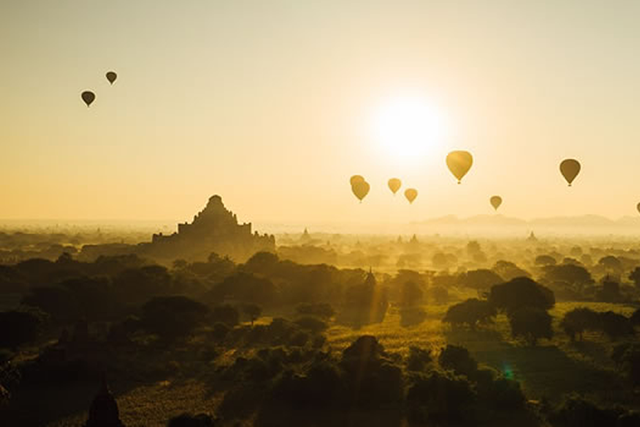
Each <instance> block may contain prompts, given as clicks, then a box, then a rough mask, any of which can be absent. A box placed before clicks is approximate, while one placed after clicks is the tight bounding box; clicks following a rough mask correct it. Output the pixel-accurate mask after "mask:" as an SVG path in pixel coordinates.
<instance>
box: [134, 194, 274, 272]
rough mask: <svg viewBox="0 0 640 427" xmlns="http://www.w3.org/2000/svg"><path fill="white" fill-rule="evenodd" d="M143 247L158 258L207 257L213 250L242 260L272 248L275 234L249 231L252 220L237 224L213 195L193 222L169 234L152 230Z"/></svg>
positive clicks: (219, 199) (145, 252) (220, 200)
mask: <svg viewBox="0 0 640 427" xmlns="http://www.w3.org/2000/svg"><path fill="white" fill-rule="evenodd" d="M142 249H143V250H142V251H141V252H142V254H143V255H151V256H155V257H161V258H184V259H201V260H206V259H207V257H208V256H209V255H210V254H211V253H212V252H215V253H217V254H218V255H221V256H225V255H226V256H229V257H230V258H232V259H234V260H236V261H245V260H246V259H247V258H249V257H251V255H253V254H255V253H256V252H260V251H267V252H274V251H275V238H274V237H273V236H272V235H266V234H265V235H260V234H258V233H257V232H252V229H251V223H244V224H238V218H237V217H236V215H235V214H234V213H232V212H230V211H229V210H227V209H226V208H225V206H224V204H223V203H222V198H221V197H220V196H218V195H215V196H213V197H211V198H210V199H209V203H207V206H206V207H205V208H204V210H202V212H200V213H198V214H197V215H196V216H194V217H193V222H191V223H182V224H178V232H177V233H173V234H172V235H170V236H164V235H162V233H160V234H154V235H153V239H152V241H151V243H150V244H146V245H143V248H142Z"/></svg>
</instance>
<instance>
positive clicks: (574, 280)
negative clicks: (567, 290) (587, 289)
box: [543, 264, 593, 288]
mask: <svg viewBox="0 0 640 427" xmlns="http://www.w3.org/2000/svg"><path fill="white" fill-rule="evenodd" d="M543 279H544V281H545V282H564V283H567V284H569V285H573V286H577V287H578V288H581V287H583V286H585V285H590V284H592V283H593V278H592V277H591V274H590V273H589V271H588V270H587V269H586V268H584V267H582V266H580V265H575V264H561V265H550V266H547V267H545V268H543Z"/></svg>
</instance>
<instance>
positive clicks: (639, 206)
mask: <svg viewBox="0 0 640 427" xmlns="http://www.w3.org/2000/svg"><path fill="white" fill-rule="evenodd" d="M636 209H638V212H640V203H638V205H637V206H636Z"/></svg>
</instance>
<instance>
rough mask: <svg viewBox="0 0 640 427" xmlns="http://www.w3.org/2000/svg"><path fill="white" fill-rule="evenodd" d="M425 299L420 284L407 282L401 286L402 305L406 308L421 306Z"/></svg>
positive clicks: (400, 300) (400, 299)
mask: <svg viewBox="0 0 640 427" xmlns="http://www.w3.org/2000/svg"><path fill="white" fill-rule="evenodd" d="M423 298H424V291H423V290H422V287H421V286H420V285H419V284H418V283H416V282H413V281H407V282H404V283H403V284H402V285H401V286H400V298H399V302H400V305H402V306H405V307H409V306H413V305H419V304H420V303H421V302H422V299H423Z"/></svg>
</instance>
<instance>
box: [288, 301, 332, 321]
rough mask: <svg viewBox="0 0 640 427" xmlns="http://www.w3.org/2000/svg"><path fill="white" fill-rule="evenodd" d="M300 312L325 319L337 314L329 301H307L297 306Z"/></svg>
mask: <svg viewBox="0 0 640 427" xmlns="http://www.w3.org/2000/svg"><path fill="white" fill-rule="evenodd" d="M296 311H297V313H298V314H302V315H309V316H316V317H321V318H323V319H330V318H332V317H333V316H335V314H336V312H335V310H334V309H333V307H331V305H330V304H327V303H307V304H300V305H298V306H297V307H296Z"/></svg>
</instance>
